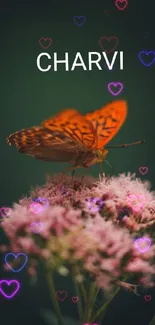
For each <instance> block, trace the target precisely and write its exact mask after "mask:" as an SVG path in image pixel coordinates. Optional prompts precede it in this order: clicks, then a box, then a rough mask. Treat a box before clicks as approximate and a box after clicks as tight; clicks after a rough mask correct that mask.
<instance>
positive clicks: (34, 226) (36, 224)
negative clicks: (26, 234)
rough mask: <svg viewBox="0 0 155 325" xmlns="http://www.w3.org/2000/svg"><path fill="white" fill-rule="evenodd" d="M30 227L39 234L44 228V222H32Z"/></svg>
mask: <svg viewBox="0 0 155 325" xmlns="http://www.w3.org/2000/svg"><path fill="white" fill-rule="evenodd" d="M30 228H31V230H32V231H33V232H34V233H35V234H38V233H39V232H40V231H41V229H42V228H43V222H32V223H31V225H30Z"/></svg>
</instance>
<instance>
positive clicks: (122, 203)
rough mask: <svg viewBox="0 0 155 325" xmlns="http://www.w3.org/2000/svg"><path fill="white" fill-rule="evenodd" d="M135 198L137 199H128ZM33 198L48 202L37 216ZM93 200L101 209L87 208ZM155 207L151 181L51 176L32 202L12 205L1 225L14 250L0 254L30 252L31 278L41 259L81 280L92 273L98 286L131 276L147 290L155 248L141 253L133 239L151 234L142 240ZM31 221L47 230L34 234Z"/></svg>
mask: <svg viewBox="0 0 155 325" xmlns="http://www.w3.org/2000/svg"><path fill="white" fill-rule="evenodd" d="M131 195H132V196H134V198H133V197H132V201H129V200H128V197H129V198H130V196H131ZM34 197H43V198H46V200H48V201H49V205H48V207H47V208H46V209H45V210H44V211H42V212H40V213H38V214H36V213H33V211H32V210H31V208H30V206H31V203H32V199H33V198H34ZM139 197H143V204H140V205H139V203H138V206H140V208H139V210H137V200H135V198H137V199H138V198H139ZM90 198H91V199H93V198H98V200H95V201H94V204H95V206H96V208H97V207H98V208H97V209H91V206H90V204H89V205H88V202H90V200H89V199H90ZM91 201H93V200H91ZM101 201H102V204H101ZM131 203H132V204H131ZM92 204H93V202H92ZM132 205H133V207H132ZM135 206H136V208H135V209H134V207H135ZM154 209H155V194H154V193H153V192H150V191H149V184H148V183H144V182H141V181H140V180H139V179H135V177H134V175H133V176H132V175H130V174H129V175H127V176H125V175H120V176H118V177H111V178H110V179H108V178H105V177H102V178H100V179H99V180H98V181H95V180H93V179H91V178H86V179H85V182H83V183H82V184H80V181H79V179H76V180H74V182H73V181H72V179H71V178H70V177H66V179H65V180H63V181H61V182H60V179H59V178H49V179H48V181H47V184H46V185H45V186H43V187H41V188H39V187H38V188H36V189H35V191H33V192H32V193H31V196H30V197H29V198H23V199H22V200H20V202H19V204H14V206H13V208H12V210H11V214H10V216H9V218H4V220H3V222H2V223H1V227H2V228H3V230H4V231H5V233H6V235H7V237H8V239H9V241H10V246H9V247H8V246H4V245H3V246H1V247H0V250H1V251H3V252H4V251H7V250H8V248H9V250H10V251H11V252H14V253H19V252H24V253H26V254H29V256H30V258H29V260H30V264H29V272H30V274H32V275H33V274H34V273H35V271H36V263H37V260H38V259H39V258H40V259H43V260H44V261H45V262H46V263H48V265H49V266H51V268H54V269H56V270H57V271H59V272H60V273H64V274H67V273H68V272H70V273H72V274H73V275H74V276H75V277H76V279H77V280H78V281H82V280H83V276H84V274H85V273H86V272H89V273H90V274H91V275H92V276H93V279H95V281H96V283H97V285H98V286H99V287H101V288H106V289H107V290H110V289H111V288H112V286H113V284H114V283H116V281H119V280H120V278H121V279H122V276H131V274H132V275H136V277H137V279H139V283H141V284H143V285H144V286H147V287H148V286H152V285H153V282H152V277H153V276H154V274H155V265H154V264H153V256H154V254H155V244H153V243H152V246H151V247H150V249H149V250H148V251H147V252H145V253H141V252H140V251H138V250H137V249H136V247H135V245H134V241H135V232H137V231H139V230H143V231H144V230H147V231H148V233H147V234H146V233H145V236H144V235H143V237H146V235H147V237H149V229H150V226H152V225H153V224H155V213H154ZM32 223H33V224H34V223H35V224H42V225H43V226H42V227H41V228H40V231H39V232H37V233H34V232H33V231H32V227H31V225H32ZM139 237H141V236H139ZM133 258H136V259H133Z"/></svg>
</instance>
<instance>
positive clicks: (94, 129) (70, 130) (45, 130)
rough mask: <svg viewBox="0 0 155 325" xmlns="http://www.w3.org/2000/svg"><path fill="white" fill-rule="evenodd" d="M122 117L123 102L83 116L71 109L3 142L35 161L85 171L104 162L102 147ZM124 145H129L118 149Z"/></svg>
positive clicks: (122, 119)
mask: <svg viewBox="0 0 155 325" xmlns="http://www.w3.org/2000/svg"><path fill="white" fill-rule="evenodd" d="M126 116H127V103H126V101H124V100H117V101H114V102H112V103H110V104H107V105H106V106H103V107H102V108H101V109H98V110H95V111H94V112H92V113H88V114H86V115H84V116H82V115H81V114H80V113H79V112H78V111H76V110H75V109H66V110H64V111H62V112H61V113H59V114H57V115H56V116H55V117H51V118H49V119H48V120H45V121H43V122H42V126H37V127H36V126H34V127H32V128H29V129H23V130H21V131H17V132H15V133H13V134H11V135H10V136H9V137H8V138H7V142H8V144H9V145H16V147H17V148H18V150H19V151H20V152H21V153H25V154H28V155H32V156H34V157H35V158H36V159H42V160H47V161H59V162H70V163H72V165H73V170H74V169H76V168H78V167H86V168H87V167H89V166H91V165H93V164H95V163H100V162H102V161H103V160H105V157H106V155H107V153H108V150H107V149H106V148H105V145H106V144H107V143H108V142H109V141H110V140H111V139H112V138H113V137H114V135H115V134H116V133H117V132H118V131H119V129H120V127H121V126H122V124H123V123H124V121H125V118H126ZM138 143H140V142H136V143H135V144H138ZM128 145H131V144H127V145H120V146H118V147H121V146H128Z"/></svg>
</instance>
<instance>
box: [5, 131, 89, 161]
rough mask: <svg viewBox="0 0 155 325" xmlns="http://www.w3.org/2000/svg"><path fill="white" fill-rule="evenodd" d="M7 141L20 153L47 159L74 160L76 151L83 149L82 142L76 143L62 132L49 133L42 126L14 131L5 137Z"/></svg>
mask: <svg viewBox="0 0 155 325" xmlns="http://www.w3.org/2000/svg"><path fill="white" fill-rule="evenodd" d="M7 142H8V144H9V145H15V146H16V147H17V148H18V150H19V151H20V152H21V153H25V154H29V155H32V156H34V157H35V158H36V159H41V160H47V161H62V162H68V161H72V160H73V161H74V160H75V158H76V155H77V153H78V151H79V150H83V147H82V144H81V145H77V143H76V142H75V141H74V140H73V139H71V138H69V137H67V136H65V135H64V134H63V133H59V132H56V131H55V132H53V133H51V132H50V131H49V130H48V129H46V128H43V127H32V128H29V129H23V130H21V131H18V132H15V133H13V134H11V135H10V136H9V137H8V138H7ZM81 147H82V148H81Z"/></svg>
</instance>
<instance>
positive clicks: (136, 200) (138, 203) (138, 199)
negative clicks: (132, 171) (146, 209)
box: [127, 194, 146, 212]
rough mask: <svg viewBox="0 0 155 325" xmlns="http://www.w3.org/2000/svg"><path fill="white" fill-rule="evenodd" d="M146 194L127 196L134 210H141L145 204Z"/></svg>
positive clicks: (129, 204) (128, 202)
mask: <svg viewBox="0 0 155 325" xmlns="http://www.w3.org/2000/svg"><path fill="white" fill-rule="evenodd" d="M145 201H146V200H145V196H144V195H132V194H129V195H128V196H127V204H128V206H129V207H131V208H132V210H133V211H134V212H138V211H140V210H141V209H142V208H143V206H144V204H145Z"/></svg>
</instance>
